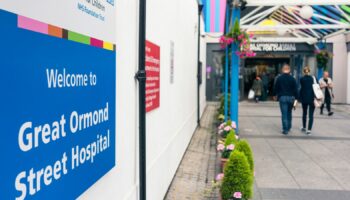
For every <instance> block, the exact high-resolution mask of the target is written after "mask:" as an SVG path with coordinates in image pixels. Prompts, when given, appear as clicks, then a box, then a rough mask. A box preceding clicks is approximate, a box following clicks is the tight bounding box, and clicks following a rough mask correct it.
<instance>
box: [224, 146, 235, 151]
mask: <svg viewBox="0 0 350 200" xmlns="http://www.w3.org/2000/svg"><path fill="white" fill-rule="evenodd" d="M226 149H227V150H230V151H233V150H234V149H235V145H233V144H230V145H228V146H227V147H226Z"/></svg>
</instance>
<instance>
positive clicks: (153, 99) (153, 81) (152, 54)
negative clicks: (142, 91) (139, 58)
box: [146, 41, 160, 112]
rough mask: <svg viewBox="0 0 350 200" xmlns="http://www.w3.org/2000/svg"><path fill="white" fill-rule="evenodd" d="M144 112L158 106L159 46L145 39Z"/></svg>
mask: <svg viewBox="0 0 350 200" xmlns="http://www.w3.org/2000/svg"><path fill="white" fill-rule="evenodd" d="M146 77H147V79H146V112H150V111H152V110H154V109H156V108H158V107H159V105H160V103H159V99H160V47H159V46H157V45H156V44H153V43H152V42H149V41H146Z"/></svg>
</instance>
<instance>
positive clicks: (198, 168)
mask: <svg viewBox="0 0 350 200" xmlns="http://www.w3.org/2000/svg"><path fill="white" fill-rule="evenodd" d="M217 108H218V104H217V103H208V105H207V107H206V109H205V111H204V114H203V116H202V119H201V127H199V128H197V130H196V131H195V133H194V135H193V138H192V140H191V142H190V144H189V146H188V149H187V151H186V153H185V155H184V157H183V159H182V161H181V164H180V166H179V168H178V170H177V172H176V175H175V177H174V179H173V181H172V184H171V186H170V187H169V191H168V193H167V195H166V197H165V198H164V199H166V200H197V199H206V200H209V199H213V200H214V199H215V200H217V199H218V198H217V196H218V195H217V194H218V193H217V190H215V191H210V190H211V188H212V181H213V180H214V179H215V176H216V174H217V173H218V171H219V170H220V169H219V164H218V158H219V155H218V154H217V152H216V141H217V138H216V134H214V131H215V125H214V116H215V115H216V110H217Z"/></svg>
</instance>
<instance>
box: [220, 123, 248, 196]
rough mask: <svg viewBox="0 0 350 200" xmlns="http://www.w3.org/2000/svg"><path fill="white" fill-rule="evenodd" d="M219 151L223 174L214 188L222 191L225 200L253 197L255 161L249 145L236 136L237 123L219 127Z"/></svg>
mask: <svg viewBox="0 0 350 200" xmlns="http://www.w3.org/2000/svg"><path fill="white" fill-rule="evenodd" d="M218 135H219V140H218V145H217V151H218V152H219V153H220V155H221V170H222V173H220V174H218V175H217V176H216V179H215V180H214V183H213V188H217V189H219V190H220V197H219V198H221V199H223V200H231V199H244V200H248V199H251V198H252V197H253V179H254V159H253V153H252V150H251V147H250V145H249V143H248V142H247V141H246V140H241V139H240V138H239V137H238V135H236V123H235V122H232V121H227V122H225V123H222V124H220V125H219V127H218Z"/></svg>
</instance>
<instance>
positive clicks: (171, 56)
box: [170, 41, 175, 84]
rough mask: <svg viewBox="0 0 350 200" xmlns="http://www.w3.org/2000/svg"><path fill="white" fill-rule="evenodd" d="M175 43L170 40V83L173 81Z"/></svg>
mask: <svg viewBox="0 0 350 200" xmlns="http://www.w3.org/2000/svg"><path fill="white" fill-rule="evenodd" d="M174 57H175V43H174V41H170V83H171V84H173V83H174V78H175V77H174V66H175V60H174Z"/></svg>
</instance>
